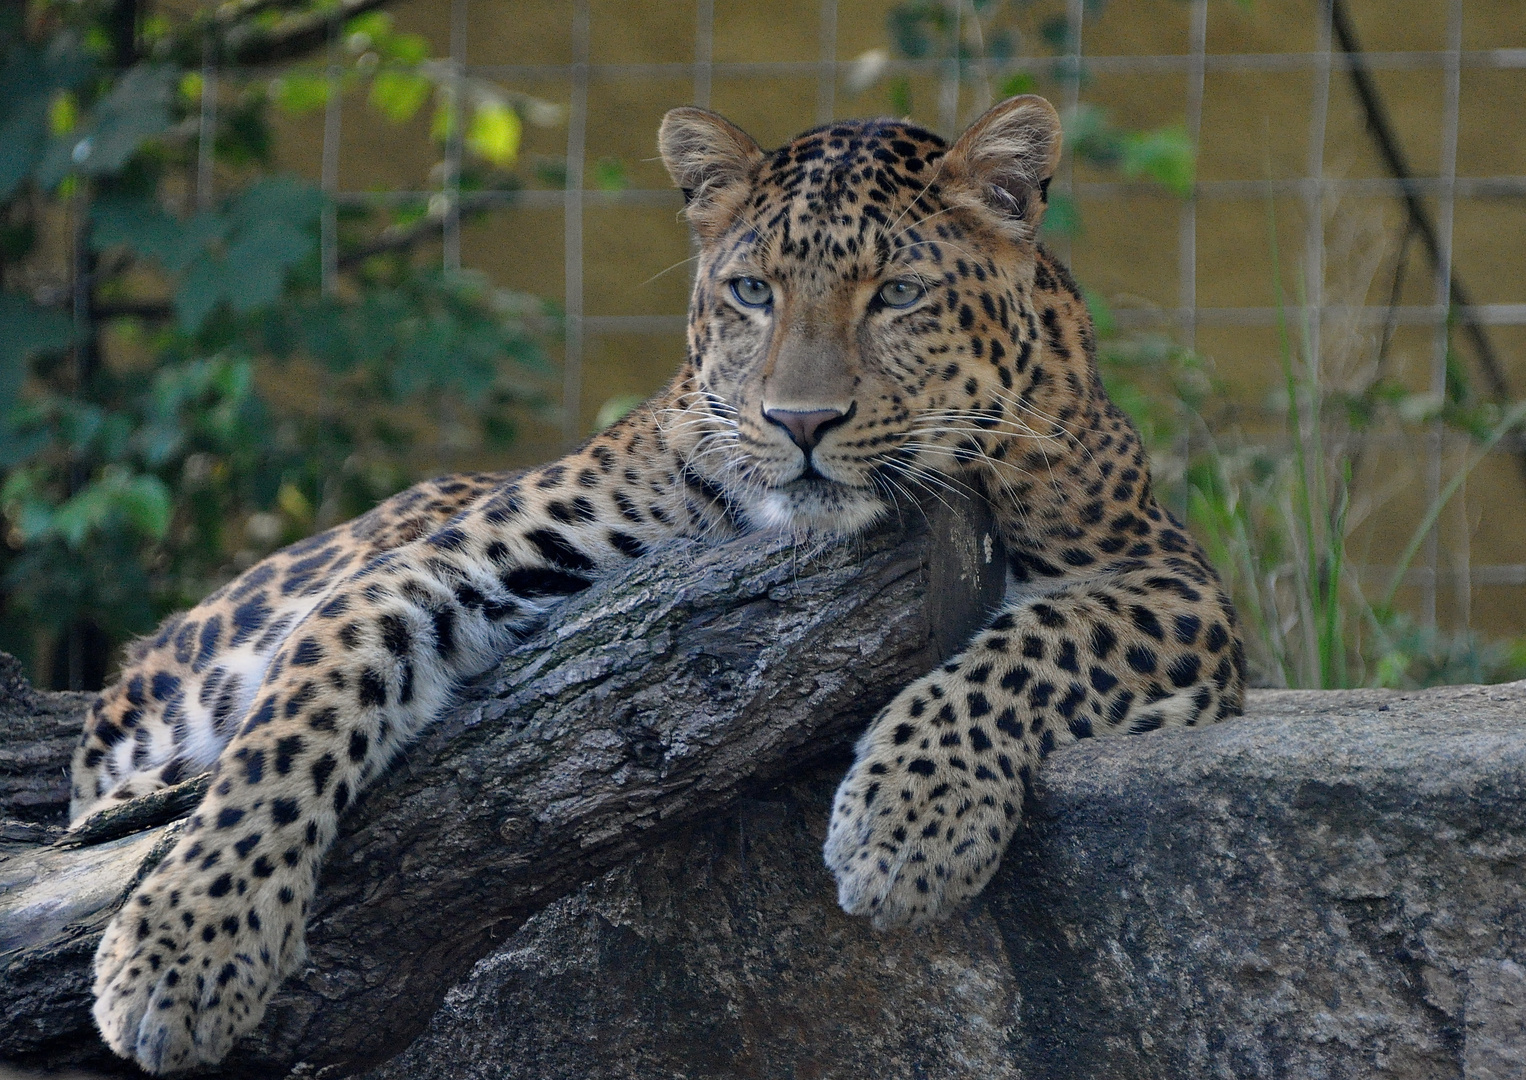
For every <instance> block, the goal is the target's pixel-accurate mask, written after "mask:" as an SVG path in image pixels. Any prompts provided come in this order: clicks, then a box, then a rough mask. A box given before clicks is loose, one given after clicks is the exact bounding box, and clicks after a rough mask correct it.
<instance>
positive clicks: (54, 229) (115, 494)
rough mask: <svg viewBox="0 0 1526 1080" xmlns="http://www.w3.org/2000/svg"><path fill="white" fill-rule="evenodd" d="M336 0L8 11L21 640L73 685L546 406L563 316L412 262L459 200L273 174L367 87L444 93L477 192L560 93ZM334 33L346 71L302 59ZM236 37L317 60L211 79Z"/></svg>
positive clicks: (11, 536) (503, 176)
mask: <svg viewBox="0 0 1526 1080" xmlns="http://www.w3.org/2000/svg"><path fill="white" fill-rule="evenodd" d="M350 6H351V7H352V8H358V7H359V6H360V5H357V4H353V3H352V4H351V5H350ZM342 7H343V5H340V7H334V6H332V5H331V6H330V9H332V10H330V9H324V8H321V7H320V6H319V5H315V4H313V3H309V2H307V0H299V2H297V3H295V4H292V3H288V4H284V5H283V4H247V5H243V6H242V9H241V10H243V11H244V12H245V13H246V17H245V18H244V19H243V20H242V21H238V20H234V21H229V20H228V19H226V18H223V17H222V15H212V14H207V13H206V12H203V13H202V14H201V15H199V16H196V17H193V18H187V19H184V20H182V21H180V22H175V21H173V20H171V19H170V18H167V17H149V18H145V17H144V15H143V13H142V12H141V11H139V10H137V8H136V7H135V5H133V4H132V3H131V2H130V0H110V2H102V0H95V2H92V0H70V2H67V3H65V2H54V0H36V2H34V3H32V4H31V5H30V6H28V7H26V8H24V9H23V8H21V7H20V6H19V5H8V6H7V7H6V8H5V9H4V16H3V18H4V22H3V24H0V48H3V61H0V469H3V474H4V479H3V483H0V511H3V514H4V518H5V522H4V527H5V537H4V538H5V544H4V545H3V549H0V588H3V592H4V611H3V616H0V647H4V648H6V649H9V650H11V651H13V652H16V653H17V654H18V655H21V656H23V657H24V658H26V659H28V660H29V661H30V662H31V666H32V668H33V672H34V674H40V675H42V676H44V677H49V678H50V681H51V682H53V683H54V685H68V684H69V683H71V682H72V683H73V684H74V685H81V684H84V685H89V684H91V683H93V682H97V681H99V679H100V678H101V677H102V675H103V674H104V673H105V661H106V656H107V655H108V652H109V650H111V649H112V648H113V647H114V646H115V645H116V644H119V643H120V642H122V641H123V640H124V639H126V638H127V637H129V636H131V635H133V634H137V633H141V632H143V631H145V630H147V629H149V628H150V627H152V625H153V624H154V622H155V621H156V620H157V619H158V618H159V617H161V616H162V615H163V614H165V613H166V612H168V611H170V610H173V609H175V608H177V607H182V606H185V605H186V604H188V603H192V602H194V601H195V600H196V599H198V598H199V597H200V596H202V595H204V594H205V593H206V592H207V591H209V590H210V589H211V588H213V587H215V586H216V585H217V584H218V583H220V582H221V581H222V580H226V578H227V577H228V576H229V575H231V574H233V573H235V572H237V571H238V570H239V569H241V568H242V567H244V566H246V565H248V564H249V563H250V562H252V561H253V560H255V559H257V558H259V557H260V556H262V555H263V554H265V553H266V552H267V551H269V550H270V549H272V548H273V547H275V546H277V545H279V544H281V543H283V542H286V541H289V540H292V539H295V538H296V537H298V536H301V535H303V534H305V533H307V532H309V531H311V530H312V529H314V528H317V527H321V526H323V525H326V524H329V523H332V522H334V521H337V520H342V519H344V518H346V517H349V516H352V515H353V514H356V513H359V512H361V511H363V510H364V509H366V508H367V507H368V506H370V505H372V504H373V503H374V502H375V501H377V500H378V499H380V498H382V497H385V496H386V495H388V494H390V493H392V492H393V491H395V490H397V489H398V488H400V487H401V486H403V485H404V484H405V483H407V482H408V481H409V480H411V479H412V478H413V477H414V474H415V473H416V472H417V471H419V469H420V467H421V466H436V467H438V466H440V465H449V464H454V463H456V462H457V461H459V460H460V459H461V458H462V457H463V456H470V455H471V454H472V453H473V452H474V451H477V450H480V449H483V448H489V447H494V446H499V445H502V444H503V443H505V442H506V441H508V440H509V439H511V438H512V437H513V435H514V424H515V417H516V415H519V414H521V413H522V412H523V410H524V409H525V408H527V407H531V408H533V407H535V406H536V405H537V403H538V402H539V401H540V399H541V396H542V395H541V393H540V387H541V386H542V385H543V383H544V382H545V375H546V374H547V372H546V368H547V360H546V356H545V350H544V347H543V346H544V344H545V342H546V339H547V336H548V335H549V334H551V333H554V332H555V329H556V322H555V318H554V312H551V311H549V310H547V309H546V308H545V306H544V305H543V304H541V303H540V302H538V301H535V300H533V299H532V298H529V297H525V296H522V295H517V294H512V293H509V292H506V291H504V290H501V289H497V288H494V287H492V286H490V285H489V284H488V283H487V282H486V281H485V280H483V279H482V278H481V277H479V276H476V275H473V274H470V273H463V272H459V271H457V272H446V271H444V270H442V269H440V268H439V266H438V263H435V262H433V261H425V260H424V259H422V258H421V257H415V255H414V253H413V250H412V249H413V247H414V245H415V244H416V242H417V241H419V240H427V239H428V238H429V237H430V236H432V235H435V234H436V230H437V227H438V225H439V223H440V220H441V218H442V216H443V215H442V212H441V208H440V207H438V206H436V207H434V208H431V207H429V206H427V205H423V206H400V207H395V208H393V209H391V210H390V211H387V212H385V213H383V212H361V211H356V210H354V209H352V208H347V207H336V206H334V205H333V204H332V203H331V202H330V201H329V199H328V198H327V197H326V196H325V195H324V193H323V192H322V191H321V190H320V189H319V188H318V186H316V185H314V184H313V183H311V182H310V181H307V180H304V179H301V178H298V177H294V176H290V175H282V174H279V173H278V172H277V171H276V170H275V169H274V167H273V164H272V156H271V145H272V139H271V136H270V124H271V121H272V112H273V110H284V111H287V112H300V111H302V110H304V109H308V108H312V107H315V106H318V107H321V106H322V105H323V104H325V103H326V101H327V100H328V96H329V95H331V94H335V93H345V92H348V91H366V96H367V98H368V100H369V101H370V103H371V105H372V106H373V107H374V108H375V109H377V110H378V111H379V112H380V113H381V114H382V115H384V116H386V117H388V118H390V119H393V120H396V121H403V120H407V119H410V118H412V117H413V116H414V115H415V114H416V113H417V112H418V111H419V110H421V109H422V108H423V107H424V106H425V105H426V104H427V103H428V102H429V101H430V100H431V99H433V100H434V101H435V109H436V119H435V123H434V125H433V127H434V137H435V139H436V140H437V142H438V143H439V145H440V146H441V147H442V148H443V147H444V146H445V145H446V144H447V143H448V142H449V141H450V140H451V138H452V137H453V135H454V133H455V126H456V125H460V126H461V128H462V130H461V136H462V138H461V140H460V141H461V144H462V146H463V149H464V151H465V154H466V157H465V161H464V165H463V169H462V170H461V174H462V181H463V186H465V187H470V186H472V185H473V184H474V183H482V182H484V181H485V180H491V181H493V182H494V183H495V186H499V187H505V186H512V184H513V182H514V178H513V175H512V173H511V172H510V171H509V170H510V169H512V167H513V166H514V165H515V163H516V158H517V155H518V149H519V140H520V133H521V130H522V122H523V120H524V119H526V118H528V119H529V120H530V121H531V122H539V123H554V122H556V121H557V119H558V113H557V110H556V109H555V107H554V106H549V105H546V104H545V103H543V102H537V101H534V100H533V99H529V98H525V97H522V96H516V95H512V94H509V93H507V92H505V91H501V90H499V89H497V88H495V87H493V86H491V85H490V84H487V83H483V82H481V81H477V80H468V79H462V78H459V77H452V76H451V72H450V71H448V70H446V69H444V68H443V67H442V65H440V64H439V63H438V62H436V61H433V60H431V59H430V58H429V56H428V50H427V46H426V44H425V43H424V42H423V40H422V39H420V38H417V37H415V36H413V35H407V34H401V33H398V32H396V31H395V30H394V29H393V27H392V23H391V21H390V19H389V17H388V16H386V15H385V14H384V13H380V12H375V11H366V12H362V13H360V14H358V15H356V16H355V17H353V18H350V19H348V20H345V21H342V22H341V21H340V20H339V19H338V17H337V16H336V15H335V14H334V12H337V11H339V10H341V8H342ZM234 8H235V6H233V5H224V6H223V8H222V9H219V11H222V12H226V11H228V10H233V9H234ZM325 11H328V12H329V14H328V15H327V16H326V17H327V18H328V22H327V29H328V33H327V34H326V35H325V34H319V35H317V36H316V37H314V36H313V35H312V34H311V33H309V23H311V21H312V18H315V17H317V16H318V15H323V14H324V12H325ZM315 13H316V14H315ZM220 19H221V21H219V20H220ZM304 19H306V20H307V21H306V22H304V21H303V20H304ZM318 25H319V27H320V29H322V28H323V26H324V25H325V24H324V23H323V22H321V21H320V22H319V23H318ZM286 26H296V27H297V30H298V31H300V32H301V34H305V35H307V36H305V37H304V36H300V35H294V34H287V35H286V37H284V38H283V37H282V33H283V31H282V27H286ZM325 37H326V38H327V39H328V40H329V41H332V42H335V43H336V44H337V46H338V49H337V55H338V56H339V58H340V61H341V62H340V63H339V64H338V66H337V68H336V66H335V55H336V51H335V50H326V49H325V50H323V51H322V52H321V53H320V54H315V56H314V58H311V59H304V58H303V57H302V56H301V55H300V52H301V48H306V49H307V51H308V52H312V51H313V46H315V45H316V46H319V47H321V46H322V45H323V43H324V40H325ZM251 42H253V43H254V44H252V45H251V44H250V43H251ZM292 42H296V43H297V44H296V45H295V46H294V45H292ZM239 43H242V44H239ZM235 45H237V47H238V48H239V49H244V50H246V52H247V50H249V49H254V48H256V47H258V48H263V49H266V50H268V51H269V52H270V53H271V55H278V54H284V55H287V56H290V55H291V54H292V53H293V51H296V52H297V53H298V55H297V56H296V62H295V63H287V64H286V65H285V66H283V67H282V68H281V69H280V71H279V73H278V74H276V76H275V77H274V78H265V79H262V80H261V81H260V82H259V83H258V84H249V85H230V84H228V83H226V82H225V83H223V84H222V85H217V84H216V83H214V84H213V85H210V86H209V85H207V81H206V80H204V78H203V76H202V74H201V72H200V70H199V64H200V63H201V62H202V61H203V60H204V59H205V58H207V57H208V56H210V57H211V58H212V59H214V60H215V59H217V56H218V50H222V51H223V52H224V53H225V54H228V55H232V54H234V53H235ZM299 46H300V48H299ZM208 50H211V52H210V53H209V52H208ZM239 55H240V56H243V54H239ZM245 58H247V57H245ZM208 95H211V99H210V100H207V96H208ZM209 117H213V118H214V119H213V121H212V124H211V126H210V128H209V127H208V126H207V119H208V118H209ZM204 137H205V138H207V139H209V145H208V146H207V147H206V148H205V150H204V149H203V147H202V146H201V143H200V140H201V139H202V138H204ZM209 169H210V171H209ZM209 178H210V180H211V181H215V190H214V187H213V185H212V184H210V183H209ZM325 220H327V224H328V227H329V228H330V229H331V230H332V235H333V239H334V241H335V244H336V246H337V251H336V252H335V253H334V254H333V255H331V261H330V266H329V269H328V271H327V273H325V271H324V269H323V267H322V265H321V261H322V260H321V250H320V249H321V247H322V244H321V241H320V237H321V235H322V233H323V229H324V227H325ZM336 271H337V272H336ZM440 458H445V459H448V460H443V461H442V460H438V459H440Z"/></svg>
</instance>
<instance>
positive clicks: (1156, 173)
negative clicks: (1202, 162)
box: [1122, 124, 1197, 198]
mask: <svg viewBox="0 0 1526 1080" xmlns="http://www.w3.org/2000/svg"><path fill="white" fill-rule="evenodd" d="M1122 157H1123V160H1122V168H1123V173H1124V175H1125V176H1145V177H1148V178H1149V179H1151V180H1154V181H1155V182H1156V183H1157V184H1160V185H1161V186H1162V187H1164V188H1166V189H1168V190H1169V191H1171V192H1172V193H1173V194H1176V195H1180V196H1182V197H1184V198H1185V197H1186V196H1188V195H1190V194H1192V183H1193V180H1194V178H1195V176H1196V171H1197V153H1196V151H1195V149H1194V148H1193V145H1192V139H1191V138H1190V137H1188V135H1187V129H1186V128H1185V127H1183V126H1182V125H1180V124H1176V125H1173V126H1171V127H1163V128H1160V129H1158V130H1156V131H1140V132H1130V133H1128V134H1127V135H1124V136H1123V143H1122Z"/></svg>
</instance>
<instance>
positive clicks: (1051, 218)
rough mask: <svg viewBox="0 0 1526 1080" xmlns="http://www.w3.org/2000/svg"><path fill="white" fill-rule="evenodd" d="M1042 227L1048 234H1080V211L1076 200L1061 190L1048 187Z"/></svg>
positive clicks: (1071, 235)
mask: <svg viewBox="0 0 1526 1080" xmlns="http://www.w3.org/2000/svg"><path fill="white" fill-rule="evenodd" d="M1043 228H1044V232H1045V234H1046V235H1048V236H1070V237H1075V236H1080V235H1081V211H1080V209H1079V208H1078V207H1077V206H1076V201H1075V200H1074V199H1072V198H1071V197H1070V196H1069V195H1067V194H1065V193H1064V192H1063V191H1055V190H1054V189H1053V188H1050V190H1049V206H1048V207H1047V208H1046V209H1045V210H1044V226H1043Z"/></svg>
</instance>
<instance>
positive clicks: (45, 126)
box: [0, 33, 95, 199]
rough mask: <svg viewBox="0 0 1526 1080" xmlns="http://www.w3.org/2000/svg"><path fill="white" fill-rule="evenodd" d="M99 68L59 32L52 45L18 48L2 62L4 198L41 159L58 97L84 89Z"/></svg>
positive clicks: (0, 195)
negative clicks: (84, 85)
mask: <svg viewBox="0 0 1526 1080" xmlns="http://www.w3.org/2000/svg"><path fill="white" fill-rule="evenodd" d="M94 69H95V65H94V62H93V61H92V60H91V59H90V57H89V56H87V55H86V54H85V52H84V51H83V50H82V49H80V47H79V42H78V40H77V39H75V38H74V37H73V36H72V35H70V34H67V33H64V34H58V35H56V36H54V37H53V38H52V40H51V41H49V43H48V45H47V47H46V48H36V47H33V46H30V45H24V44H18V45H15V46H12V48H11V49H10V51H9V53H8V54H7V56H6V58H5V63H4V65H3V66H0V102H3V103H4V108H3V110H0V114H3V119H0V199H8V198H10V196H11V194H12V192H14V191H15V190H16V188H17V186H18V185H19V184H20V183H21V182H22V181H23V180H25V179H26V178H27V176H28V175H30V174H31V172H32V170H33V169H34V168H35V167H36V165H37V163H38V161H39V160H41V158H42V156H43V154H44V152H45V151H46V149H47V145H48V139H49V119H50V113H51V111H52V108H53V104H54V102H55V100H56V99H57V97H58V95H59V94H61V93H65V92H68V91H72V90H75V89H77V88H79V87H80V86H81V85H83V84H84V83H85V82H86V80H88V79H89V77H90V75H91V74H92V73H93V71H94ZM76 119H77V117H76Z"/></svg>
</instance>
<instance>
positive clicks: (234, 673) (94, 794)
mask: <svg viewBox="0 0 1526 1080" xmlns="http://www.w3.org/2000/svg"><path fill="white" fill-rule="evenodd" d="M514 475H515V474H511V473H462V474H459V475H456V476H444V477H439V478H437V479H434V480H426V481H424V482H423V483H420V484H416V485H414V486H413V487H411V488H409V489H408V490H407V491H403V492H399V493H398V494H397V495H394V496H393V497H392V498H390V499H388V500H386V501H385V502H383V503H381V504H380V505H379V506H377V507H376V508H375V509H373V510H372V511H370V512H369V513H367V514H364V515H362V516H361V517H359V518H356V519H355V520H354V521H350V522H346V523H345V524H343V525H339V526H336V527H335V528H332V529H329V530H327V531H325V532H322V533H319V534H317V535H315V536H311V537H309V538H307V539H306V540H303V541H301V542H299V543H296V544H293V545H291V546H290V547H287V548H283V549H282V550H280V551H277V552H274V553H273V554H271V555H270V556H269V557H268V558H266V559H264V560H263V561H261V562H259V563H257V564H256V565H254V566H252V567H250V568H249V569H248V570H246V571H245V572H244V573H242V574H240V575H239V576H238V577H237V578H235V579H234V580H233V581H231V582H229V583H228V584H227V585H226V586H224V587H223V588H221V589H219V590H217V591H216V592H215V593H213V594H212V595H211V596H208V597H207V598H206V599H205V600H203V601H202V602H201V603H199V604H197V605H196V607H195V608H193V609H192V610H190V611H188V612H183V613H181V614H178V615H175V616H173V617H172V618H169V619H167V620H165V622H164V623H163V625H161V626H160V627H159V629H158V630H157V631H156V632H155V633H154V634H152V635H150V636H148V637H145V638H142V639H140V640H139V641H137V642H135V643H133V644H132V645H131V646H130V647H129V649H128V651H127V657H126V662H125V663H124V664H123V669H122V674H121V676H120V678H118V679H117V681H116V682H115V683H114V684H113V685H111V686H109V687H107V688H106V689H105V690H103V691H102V692H101V695H100V696H99V697H98V698H96V700H95V701H94V702H93V703H92V704H91V706H90V712H89V715H88V716H87V718H86V721H85V727H84V730H83V731H82V732H81V733H80V742H79V746H78V747H77V748H76V749H75V752H74V762H73V768H72V770H71V782H72V789H71V799H70V807H69V820H70V822H71V823H72V824H74V825H76V826H77V825H79V824H80V823H81V822H82V821H84V819H85V818H87V817H89V816H90V815H91V814H92V813H94V812H95V811H96V810H98V809H101V808H102V807H104V806H108V805H111V804H112V803H114V802H117V801H120V800H123V799H130V798H136V797H138V796H140V795H146V794H148V793H150V792H152V791H156V790H158V789H159V788H162V787H165V786H167V785H169V784H174V783H177V782H179V781H181V780H185V779H188V778H190V777H192V776H196V775H199V774H200V773H203V772H205V771H206V770H207V769H208V768H209V767H211V765H212V763H213V762H214V761H216V760H217V756H218V755H219V754H220V753H221V752H222V749H223V747H225V746H226V745H227V744H228V740H229V739H230V738H232V736H233V733H234V731H236V730H237V728H238V725H239V724H240V722H241V721H242V719H243V715H244V713H245V712H246V711H247V709H248V707H249V703H250V702H251V701H252V700H253V698H254V694H255V691H256V689H258V687H259V684H260V680H261V679H262V678H263V677H264V674H265V670H266V668H267V666H268V665H269V663H270V660H271V657H272V656H274V655H275V651H276V649H278V648H279V647H280V646H281V644H282V643H283V642H284V641H285V640H286V636H287V635H288V634H289V633H290V632H291V629H292V627H294V626H295V625H296V624H297V622H298V621H299V620H300V619H302V618H303V617H305V616H306V615H307V613H308V612H309V611H311V610H312V609H313V607H314V606H316V605H317V604H318V603H319V602H320V601H322V600H323V598H324V597H325V596H326V595H327V593H328V591H329V589H330V588H331V587H332V586H333V584H334V583H335V582H336V581H339V580H342V579H343V578H344V577H345V576H346V574H348V573H351V572H353V571H354V570H355V569H356V568H357V567H359V566H360V565H362V564H363V563H364V562H365V561H366V560H367V559H370V558H372V557H374V556H376V555H378V554H380V553H382V552H384V551H389V550H391V549H393V548H396V547H398V546H399V545H401V544H404V543H407V542H409V541H411V540H414V539H416V538H417V537H419V536H420V535H422V534H424V533H426V532H429V531H432V530H433V529H436V528H438V527H439V526H440V525H441V524H443V523H444V522H445V521H446V520H448V519H449V518H450V517H452V516H454V515H455V514H456V513H458V512H459V511H460V510H461V509H462V507H463V506H465V505H467V504H468V503H470V502H471V501H472V500H474V499H475V498H476V497H477V496H478V495H480V494H481V493H482V492H483V491H485V490H488V489H491V488H496V487H499V486H502V485H503V484H505V483H508V482H510V481H511V480H512V478H513V476H514Z"/></svg>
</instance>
